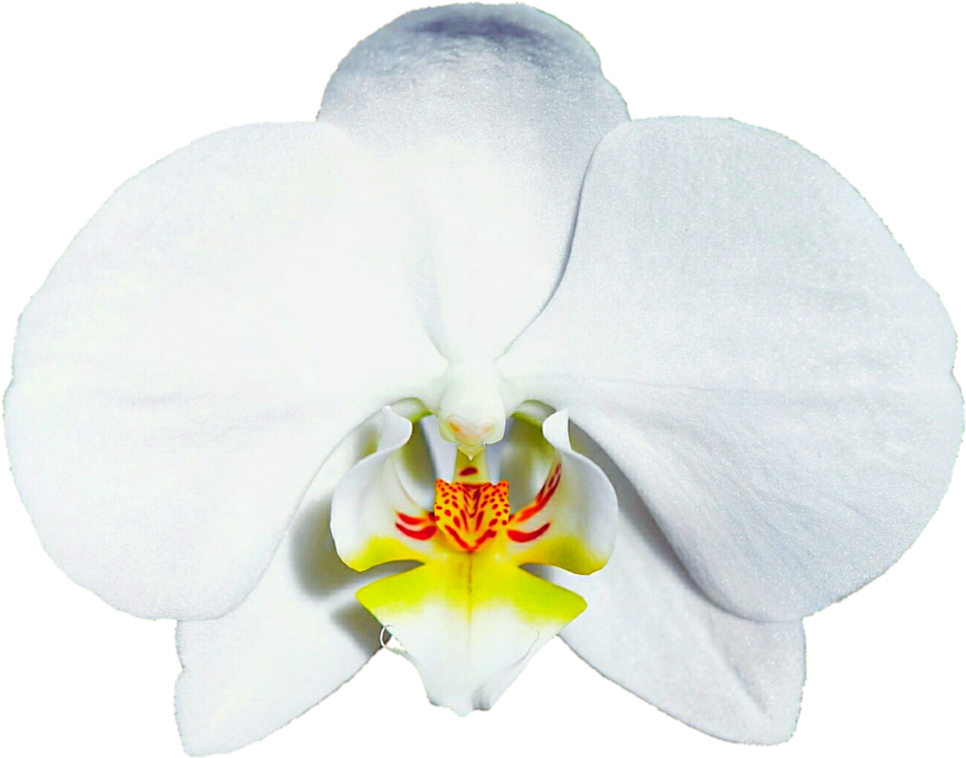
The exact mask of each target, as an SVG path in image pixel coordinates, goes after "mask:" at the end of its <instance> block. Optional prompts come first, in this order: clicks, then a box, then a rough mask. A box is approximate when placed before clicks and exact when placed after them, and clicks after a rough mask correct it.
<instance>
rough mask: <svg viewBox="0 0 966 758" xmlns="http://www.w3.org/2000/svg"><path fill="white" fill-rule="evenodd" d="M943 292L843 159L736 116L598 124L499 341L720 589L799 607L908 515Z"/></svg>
mask: <svg viewBox="0 0 966 758" xmlns="http://www.w3.org/2000/svg"><path fill="white" fill-rule="evenodd" d="M954 348H955V339H954V335H953V331H952V328H951V326H950V323H949V319H948V317H947V316H946V313H945V311H944V310H943V308H942V305H941V304H940V302H939V299H938V297H937V296H936V293H935V292H934V291H933V290H932V289H930V287H929V286H928V285H927V284H926V283H925V282H923V281H922V280H921V279H920V278H919V277H918V276H917V275H916V273H915V271H914V270H913V269H912V266H911V265H910V264H909V261H908V259H907V258H906V256H905V254H904V253H903V251H902V249H901V248H900V247H899V245H898V244H897V243H896V242H895V240H894V239H893V238H892V237H891V235H890V234H889V232H888V230H887V229H886V227H885V226H884V225H883V224H882V222H881V221H880V220H879V219H878V218H877V217H876V215H875V213H874V212H873V211H872V209H871V208H869V206H868V205H867V204H866V203H865V201H864V200H863V199H862V198H861V197H860V196H859V194H858V193H857V192H856V191H855V189H854V188H852V187H851V186H850V185H849V184H848V183H847V182H845V180H843V179H842V177H841V176H839V175H838V174H837V173H836V172H835V171H834V170H833V169H831V168H830V167H829V166H828V165H827V164H826V163H824V162H823V161H821V160H820V159H819V158H817V157H816V156H814V155H812V154H811V153H809V152H808V151H806V150H804V149H803V148H802V147H801V146H799V145H797V144H796V143H794V142H792V141H791V140H789V139H787V138H785V137H782V136H781V135H778V134H775V133H773V132H769V131H766V130H764V129H758V128H754V127H750V126H746V125H743V124H740V123H737V122H734V121H727V120H715V119H694V118H679V119H654V120H651V121H642V122H635V123H633V124H630V125H627V126H625V127H621V128H619V129H617V130H615V131H614V132H613V133H612V134H610V135H609V136H608V137H607V138H606V139H605V140H604V141H603V142H602V143H601V145H600V147H599V149H598V151H597V153H596V154H595V157H594V160H593V163H592V165H591V168H590V169H589V172H588V177H587V180H586V183H585V185H584V188H583V194H582V199H581V209H580V215H579V218H578V223H577V229H576V232H575V237H574V245H573V252H572V254H571V258H570V261H569V263H568V268H567V272H566V275H565V277H564V279H563V281H562V282H561V285H560V288H559V289H558V290H557V292H556V294H555V296H554V298H553V300H552V302H551V303H550V304H549V305H548V307H547V309H546V310H545V311H544V312H543V313H542V314H541V316H540V318H539V319H538V320H537V321H536V322H535V323H534V324H533V326H532V327H531V328H530V329H528V330H527V331H526V332H525V333H524V334H523V335H522V336H521V337H520V339H519V340H518V341H517V342H516V343H515V344H514V346H513V347H512V348H511V350H510V351H509V354H508V355H507V356H506V359H505V360H504V361H503V362H502V364H501V370H502V371H503V373H504V374H505V375H506V376H507V378H509V379H511V380H514V381H516V382H518V383H521V384H522V385H523V386H524V387H525V389H526V392H527V396H528V397H534V398H537V399H540V400H542V401H544V402H547V403H550V404H551V405H554V406H556V407H558V408H559V407H566V408H568V409H569V410H570V413H571V418H572V419H573V420H574V422H575V423H577V424H578V425H579V426H580V427H581V428H583V429H584V430H585V431H587V432H588V433H589V434H590V435H591V436H592V437H594V439H596V440H597V441H598V442H599V443H600V444H601V446H602V447H603V448H604V449H605V450H606V451H607V453H608V454H609V455H610V456H611V457H612V458H613V459H614V461H615V462H617V464H618V465H619V466H620V467H621V469H622V470H623V471H624V472H625V473H626V474H627V475H628V478H629V479H630V480H631V482H632V483H633V484H634V486H635V488H636V489H637V491H638V492H639V493H640V494H641V496H642V497H643V500H644V502H645V503H646V504H647V506H648V508H650V509H651V511H652V512H653V514H654V516H655V518H656V520H657V522H658V524H659V525H660V527H661V528H662V530H663V531H664V532H665V534H666V535H667V536H668V539H669V541H670V543H671V545H672V546H673V548H674V550H675V551H676V552H677V554H678V556H679V557H680V558H681V560H682V561H683V562H684V564H685V565H686V566H687V568H688V570H689V572H690V573H691V575H692V576H693V577H694V578H695V580H696V581H697V582H698V584H699V585H700V586H701V587H702V589H704V591H705V592H706V593H708V594H709V595H710V596H711V597H712V598H713V599H714V600H715V601H717V602H719V603H721V604H722V605H724V606H725V607H727V608H729V609H731V610H733V611H735V612H737V613H740V614H742V615H745V616H747V617H750V618H760V619H772V620H781V619H794V618H798V617H801V616H803V615H806V614H809V613H812V612H814V611H816V610H819V609H820V608H822V607H824V606H825V605H827V604H828V603H830V602H832V601H834V600H836V599H838V598H841V597H842V596H844V595H846V594H848V593H850V592H852V591H853V590H855V589H857V588H858V587H860V586H862V585H863V584H865V583H866V582H868V581H869V580H870V579H872V578H873V577H875V576H877V575H878V574H879V573H881V572H882V571H883V570H885V569H886V568H887V567H888V566H889V565H891V564H892V562H894V561H895V560H896V559H897V558H898V557H899V555H901V553H902V552H903V551H904V550H905V549H906V548H907V547H908V546H909V544H910V543H911V542H912V541H913V540H914V539H915V538H916V536H917V535H918V534H919V532H920V531H921V529H922V528H923V526H924V525H925V523H926V521H927V520H928V519H929V517H930V516H931V515H932V513H933V512H934V511H935V509H936V507H937V505H938V503H939V501H940V499H941V497H942V495H943V493H944V492H945V489H946V486H947V483H948V481H949V477H950V472H951V469H952V464H953V461H954V459H955V455H956V449H957V447H958V445H959V440H960V436H961V433H962V399H961V396H960V392H959V389H958V387H957V386H956V383H955V382H954V380H953V378H952V374H951V366H952V359H953V353H954Z"/></svg>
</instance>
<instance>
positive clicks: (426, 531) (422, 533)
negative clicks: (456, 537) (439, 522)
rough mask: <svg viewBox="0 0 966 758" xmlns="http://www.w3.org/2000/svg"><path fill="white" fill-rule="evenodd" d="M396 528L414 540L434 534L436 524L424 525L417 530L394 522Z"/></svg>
mask: <svg viewBox="0 0 966 758" xmlns="http://www.w3.org/2000/svg"><path fill="white" fill-rule="evenodd" d="M396 528H397V529H398V530H399V531H400V532H402V533H403V534H405V535H406V536H407V537H412V538H413V539H414V540H428V539H429V538H430V537H432V536H433V535H434V534H436V525H435V524H430V525H429V526H424V527H423V528H422V529H420V530H419V531H418V532H417V531H413V530H412V529H407V528H406V527H405V526H403V525H402V524H396Z"/></svg>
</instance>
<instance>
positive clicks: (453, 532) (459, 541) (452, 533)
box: [397, 524, 470, 550]
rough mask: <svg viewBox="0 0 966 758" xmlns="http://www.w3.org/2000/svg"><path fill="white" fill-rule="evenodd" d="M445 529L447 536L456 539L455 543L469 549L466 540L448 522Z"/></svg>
mask: <svg viewBox="0 0 966 758" xmlns="http://www.w3.org/2000/svg"><path fill="white" fill-rule="evenodd" d="M397 526H398V524H397ZM446 531H447V532H449V536H450V537H452V538H453V539H454V540H456V544H458V545H459V546H460V547H461V548H463V549H464V550H469V549H470V546H469V545H468V544H467V543H466V541H465V540H464V539H463V538H462V537H460V535H459V532H457V531H456V530H455V529H454V528H453V527H451V526H450V525H449V524H447V525H446Z"/></svg>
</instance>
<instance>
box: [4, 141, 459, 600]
mask: <svg viewBox="0 0 966 758" xmlns="http://www.w3.org/2000/svg"><path fill="white" fill-rule="evenodd" d="M363 163H364V159H363V158H362V157H360V156H359V155H358V154H357V152H356V151H355V150H354V149H353V147H352V146H351V144H350V143H349V142H348V140H347V139H346V138H345V136H344V135H343V134H341V133H340V132H339V131H338V130H337V129H335V128H334V127H332V126H330V125H327V124H318V123H315V124H288V125H258V126H249V127H240V128H237V129H232V130H229V131H226V132H222V133H219V134H215V135H213V136H210V137H207V138H205V139H202V140H199V141H197V142H195V143H193V144H192V145H190V146H188V147H186V148H184V149H182V150H180V151H178V152H176V153H174V154H173V155H172V156H170V157H168V158H166V159H164V160H162V161H160V162H159V163H157V164H156V165H154V166H152V167H151V168H149V169H147V170H145V171H144V172H142V173H141V174H139V175H138V176H137V177H135V178H134V179H132V180H130V181H129V182H127V183H126V184H125V185H124V186H122V187H121V188H120V189H119V190H117V192H116V193H115V194H114V195H113V197H112V198H111V199H110V200H109V201H108V202H107V203H106V204H105V205H104V207H103V208H102V209H101V210H100V211H99V212H98V214H97V215H96V216H95V217H94V218H93V219H92V221H91V222H90V223H89V224H88V226H87V227H86V228H85V229H84V230H83V231H81V233H80V234H79V235H78V236H77V238H76V239H75V240H74V242H73V243H72V244H71V246H70V248H69V249H68V251H67V252H66V254H65V255H64V257H63V258H62V259H61V260H60V261H59V263H58V264H57V266H56V267H55V268H54V270H53V272H52V273H51V274H50V277H49V278H48V280H47V282H46V283H45V285H44V287H43V288H42V289H41V290H40V292H38V293H37V295H36V296H35V297H34V298H33V300H32V301H31V303H30V305H29V306H28V308H27V309H26V311H25V312H24V314H23V316H22V317H21V320H20V326H19V330H18V335H17V344H16V351H15V355H14V379H13V382H12V384H11V386H10V388H9V389H8V391H7V395H6V398H5V421H6V434H7V443H8V447H9V450H10V457H11V462H12V466H13V471H14V475H15V478H16V481H17V485H18V488H19V490H20V493H21V496H22V498H23V500H24V502H25V503H26V504H27V507H28V509H29V511H30V514H31V517H32V518H33V520H34V523H35V525H36V527H37V530H38V532H39V533H40V536H41V539H42V541H43V543H44V546H45V548H46V549H47V551H48V552H49V553H50V555H51V556H52V557H53V558H54V560H55V561H56V562H57V563H58V564H59V565H60V566H61V568H63V569H64V570H65V571H66V572H67V573H68V574H69V575H70V576H71V577H72V578H73V579H74V580H75V581H77V582H78V583H80V584H82V585H84V586H86V587H89V588H91V589H93V590H94V591H95V592H97V593H98V594H100V595H101V596H102V597H104V598H105V599H106V600H107V601H108V602H110V603H112V604H113V605H115V606H117V607H119V608H122V609H124V610H128V611H131V612H132V613H136V614H138V615H143V616H173V617H176V618H198V617H210V616H217V615H220V614H222V613H224V612H225V611H226V610H228V609H229V608H231V607H232V606H233V605H235V604H236V603H238V601H239V600H241V599H242V598H243V597H244V596H245V595H246V594H247V593H248V592H249V591H250V590H251V588H252V587H253V586H254V584H255V582H256V581H257V580H258V578H259V576H260V575H261V574H262V572H263V571H264V569H265V567H266V566H267V565H268V562H269V560H270V558H271V555H272V553H273V552H274V551H275V549H276V546H277V545H278V543H279V540H280V539H281V537H282V532H283V530H284V529H285V526H286V524H287V523H288V521H289V519H290V518H291V515H292V513H293V512H294V510H295V508H296V506H297V505H298V503H299V500H300V498H301V497H302V494H303V492H304V490H305V488H306V486H307V485H308V484H309V482H311V481H312V477H313V476H314V474H315V472H316V471H317V470H318V468H319V466H320V465H321V464H322V462H323V461H324V460H325V458H326V456H327V455H328V454H329V452H330V451H331V450H332V449H333V448H334V447H335V445H336V444H338V442H339V441H340V440H341V439H342V438H343V437H344V436H345V435H346V434H347V433H348V432H349V431H350V430H352V429H353V428H354V427H356V426H357V425H358V424H359V423H361V422H362V421H363V420H364V419H365V418H366V417H368V416H369V415H370V414H371V413H372V412H373V410H374V409H375V408H378V407H379V406H380V405H383V404H385V403H387V402H392V401H394V400H397V399H399V398H400V397H405V396H408V395H413V394H416V393H417V392H418V391H419V390H421V389H422V388H424V387H425V386H426V385H427V384H428V383H429V382H430V381H431V380H432V379H433V377H434V376H436V375H437V374H438V373H439V372H441V371H442V368H443V362H442V360H441V359H440V358H439V356H438V354H437V353H436V351H435V350H434V348H433V347H432V345H431V343H430V342H429V341H428V339H427V337H426V335H425V332H424V330H423V329H422V327H421V326H420V324H419V320H418V316H417V315H416V313H415V311H414V309H413V307H412V303H411V301H410V300H409V295H408V292H407V290H406V289H405V288H404V287H400V286H399V284H398V282H399V270H398V268H397V264H398V258H397V257H396V256H395V252H396V250H397V249H398V246H399V245H398V244H397V243H396V242H395V241H394V239H393V237H392V235H388V236H387V235H384V231H385V230H383V229H381V228H380V227H379V225H378V224H377V223H375V222H376V221H377V220H378V219H379V218H381V217H382V216H383V215H385V212H384V210H383V209H382V207H381V206H380V203H381V202H382V200H380V199H379V197H377V196H375V195H373V194H372V193H370V192H369V191H368V190H367V189H366V187H365V186H364V182H365V179H364V178H362V177H364V175H365V172H364V171H362V170H361V167H362V165H363Z"/></svg>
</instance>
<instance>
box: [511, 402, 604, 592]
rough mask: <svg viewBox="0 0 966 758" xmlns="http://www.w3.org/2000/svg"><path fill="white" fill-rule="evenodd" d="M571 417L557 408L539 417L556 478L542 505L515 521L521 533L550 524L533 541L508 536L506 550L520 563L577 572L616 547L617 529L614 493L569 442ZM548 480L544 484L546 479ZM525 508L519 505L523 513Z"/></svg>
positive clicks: (598, 565)
mask: <svg viewBox="0 0 966 758" xmlns="http://www.w3.org/2000/svg"><path fill="white" fill-rule="evenodd" d="M568 421H569V419H568V416H567V412H566V411H557V412H556V413H554V414H553V415H551V416H550V417H548V418H547V419H546V421H544V422H543V428H542V432H543V437H544V439H546V441H547V442H548V443H549V444H550V445H551V446H552V448H553V450H554V457H553V461H552V463H551V466H550V467H549V468H548V469H545V470H547V471H549V472H550V475H549V477H548V480H547V485H550V484H551V481H552V480H553V479H555V478H556V477H555V474H554V470H555V468H556V466H557V465H558V464H559V466H560V471H559V480H558V483H557V484H556V485H554V487H555V489H554V490H553V494H552V495H551V496H550V498H549V499H548V500H547V503H546V506H545V507H543V508H542V509H540V510H539V511H537V512H536V513H535V514H534V515H533V516H532V517H530V518H525V517H524V518H523V520H521V521H517V522H516V523H515V524H514V528H515V530H517V531H519V532H524V533H533V532H534V531H538V530H540V529H541V527H542V526H543V525H544V524H549V529H547V531H546V532H544V533H543V534H541V535H540V536H539V537H538V538H537V539H535V540H534V541H532V542H520V543H517V542H514V541H512V540H511V541H510V542H509V543H508V546H509V548H510V554H511V555H513V556H515V560H516V561H517V562H518V563H543V564H549V565H553V566H559V567H560V568H563V569H566V570H567V571H573V572H575V573H578V574H590V573H593V572H594V571H598V570H599V569H600V568H601V567H602V566H603V565H604V564H605V563H606V562H607V559H608V558H609V557H610V554H611V552H613V550H614V539H615V537H616V535H617V496H616V495H615V494H614V488H613V486H612V485H611V483H610V482H609V481H608V479H607V477H606V476H605V475H604V472H603V471H601V470H600V468H599V467H598V466H597V464H595V463H594V462H593V461H591V460H590V459H589V458H587V457H585V456H583V455H581V454H580V453H576V452H574V450H573V448H572V447H571V446H570V433H569V423H568ZM545 486H546V485H545ZM528 510H529V509H527V508H524V509H523V510H521V511H517V512H516V513H515V516H517V517H518V518H520V517H523V516H524V514H525V513H526V512H527V511H528Z"/></svg>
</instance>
